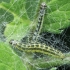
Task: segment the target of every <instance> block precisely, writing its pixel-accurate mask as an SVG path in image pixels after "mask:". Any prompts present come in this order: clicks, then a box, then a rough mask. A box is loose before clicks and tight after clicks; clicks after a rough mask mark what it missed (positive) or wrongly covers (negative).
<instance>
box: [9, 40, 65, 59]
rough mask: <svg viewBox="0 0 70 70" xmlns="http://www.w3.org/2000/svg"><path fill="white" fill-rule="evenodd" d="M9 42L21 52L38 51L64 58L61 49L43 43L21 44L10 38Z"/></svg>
mask: <svg viewBox="0 0 70 70" xmlns="http://www.w3.org/2000/svg"><path fill="white" fill-rule="evenodd" d="M9 43H10V44H11V45H12V46H14V48H16V49H18V50H19V51H22V52H34V53H35V52H38V53H43V54H46V55H50V56H54V57H57V58H61V59H62V58H64V54H63V53H62V52H61V51H58V50H55V49H54V48H51V47H49V46H46V45H45V44H40V43H39V44H23V43H20V42H18V41H16V40H10V42H9Z"/></svg>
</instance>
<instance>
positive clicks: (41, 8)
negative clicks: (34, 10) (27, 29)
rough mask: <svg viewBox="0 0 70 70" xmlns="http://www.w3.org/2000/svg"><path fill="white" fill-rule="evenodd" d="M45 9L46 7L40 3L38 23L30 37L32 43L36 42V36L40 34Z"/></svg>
mask: <svg viewBox="0 0 70 70" xmlns="http://www.w3.org/2000/svg"><path fill="white" fill-rule="evenodd" d="M46 7H47V6H46V4H45V3H42V4H41V6H40V12H39V16H38V23H37V26H36V30H35V32H34V34H33V37H32V41H34V42H35V41H37V39H38V36H39V34H40V32H41V29H42V25H43V20H44V15H45V10H46Z"/></svg>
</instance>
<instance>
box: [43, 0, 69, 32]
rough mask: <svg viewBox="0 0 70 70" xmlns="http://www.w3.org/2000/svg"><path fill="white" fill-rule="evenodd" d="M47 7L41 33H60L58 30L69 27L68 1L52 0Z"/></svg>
mask: <svg viewBox="0 0 70 70" xmlns="http://www.w3.org/2000/svg"><path fill="white" fill-rule="evenodd" d="M47 6H48V7H47V12H46V13H47V15H46V16H45V20H44V26H43V30H42V31H48V32H53V33H61V32H62V30H60V29H64V28H66V27H68V26H70V20H69V19H70V14H69V13H70V8H69V7H70V0H52V1H50V2H48V3H47Z"/></svg>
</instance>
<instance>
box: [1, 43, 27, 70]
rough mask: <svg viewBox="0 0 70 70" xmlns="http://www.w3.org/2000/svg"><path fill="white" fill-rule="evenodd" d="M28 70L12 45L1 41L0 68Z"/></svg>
mask: <svg viewBox="0 0 70 70" xmlns="http://www.w3.org/2000/svg"><path fill="white" fill-rule="evenodd" d="M15 69H16V70H26V68H25V66H24V65H23V62H22V61H21V60H20V58H19V57H18V56H17V55H16V54H15V53H14V51H13V50H12V49H11V48H10V46H9V45H8V44H6V43H3V42H0V70H15Z"/></svg>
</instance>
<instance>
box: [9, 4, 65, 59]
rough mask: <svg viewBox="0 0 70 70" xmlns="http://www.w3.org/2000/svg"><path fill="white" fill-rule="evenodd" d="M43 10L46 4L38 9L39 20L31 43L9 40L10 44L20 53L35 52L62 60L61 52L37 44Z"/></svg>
mask: <svg viewBox="0 0 70 70" xmlns="http://www.w3.org/2000/svg"><path fill="white" fill-rule="evenodd" d="M45 8H46V4H45V3H42V4H41V7H40V13H39V18H38V24H37V27H36V30H35V32H34V34H33V37H32V41H33V42H31V43H27V44H24V43H20V42H18V41H15V40H10V42H9V43H10V44H11V45H12V46H14V47H15V48H16V49H18V50H20V51H22V52H34V53H35V52H37V53H43V54H46V55H52V56H55V57H58V58H64V54H63V53H61V51H58V50H55V49H54V48H51V47H49V46H46V45H45V44H41V43H37V39H38V36H39V34H40V32H41V29H42V25H43V19H44V15H45Z"/></svg>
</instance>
